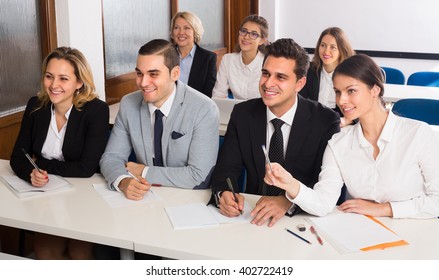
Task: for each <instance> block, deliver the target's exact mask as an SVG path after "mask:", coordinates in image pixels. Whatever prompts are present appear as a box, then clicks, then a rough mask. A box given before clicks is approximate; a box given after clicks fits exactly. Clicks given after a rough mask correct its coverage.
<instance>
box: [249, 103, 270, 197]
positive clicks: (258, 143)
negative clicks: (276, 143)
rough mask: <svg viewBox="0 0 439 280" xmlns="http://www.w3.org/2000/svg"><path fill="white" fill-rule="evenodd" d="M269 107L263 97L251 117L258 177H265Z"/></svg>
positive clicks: (251, 137)
mask: <svg viewBox="0 0 439 280" xmlns="http://www.w3.org/2000/svg"><path fill="white" fill-rule="evenodd" d="M266 108H267V107H266V106H265V104H264V102H263V101H262V99H259V101H258V103H256V106H255V110H254V111H253V112H252V118H251V119H250V122H251V123H250V131H249V138H250V143H251V147H252V154H253V156H254V163H255V165H256V171H257V178H261V177H264V174H265V156H264V153H263V151H262V145H266V139H267V136H266V135H267V109H266ZM258 190H259V193H261V190H262V183H261V184H259V186H258Z"/></svg>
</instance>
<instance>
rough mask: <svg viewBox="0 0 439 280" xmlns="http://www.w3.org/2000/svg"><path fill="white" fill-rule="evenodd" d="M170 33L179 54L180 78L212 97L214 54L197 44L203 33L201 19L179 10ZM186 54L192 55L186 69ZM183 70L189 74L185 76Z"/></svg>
mask: <svg viewBox="0 0 439 280" xmlns="http://www.w3.org/2000/svg"><path fill="white" fill-rule="evenodd" d="M170 33H171V39H172V42H173V43H174V44H175V45H176V46H177V50H178V53H179V54H180V60H181V63H180V69H181V76H180V80H181V81H182V82H184V83H186V84H187V85H188V86H190V87H192V88H194V89H196V90H198V91H199V92H201V93H203V94H204V95H206V96H208V97H212V90H213V87H214V86H215V82H216V54H215V53H213V52H211V51H209V50H206V49H203V48H202V47H200V46H199V43H200V41H201V38H202V36H203V33H204V29H203V25H202V23H201V20H200V19H199V18H198V17H197V16H196V15H195V14H192V13H190V12H179V13H177V14H176V15H175V16H174V17H173V18H172V21H171V31H170ZM188 56H192V65H190V68H188V69H187V67H188V66H186V65H185V63H184V60H185V59H187V57H188ZM184 72H186V73H189V75H188V76H187V75H186V77H185V74H184ZM186 79H187V80H186Z"/></svg>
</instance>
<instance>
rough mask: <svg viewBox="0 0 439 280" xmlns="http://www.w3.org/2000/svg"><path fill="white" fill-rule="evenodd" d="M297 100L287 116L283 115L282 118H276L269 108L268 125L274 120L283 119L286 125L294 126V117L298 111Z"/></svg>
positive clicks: (286, 113)
mask: <svg viewBox="0 0 439 280" xmlns="http://www.w3.org/2000/svg"><path fill="white" fill-rule="evenodd" d="M297 103H298V102H297V100H296V102H295V103H294V105H293V106H292V107H291V108H290V109H289V110H288V111H287V112H285V114H283V115H282V116H281V117H280V118H278V117H276V115H275V114H273V112H271V111H270V109H269V108H268V107H267V124H268V123H269V122H271V120H272V119H281V120H283V121H284V123H286V124H288V125H289V126H292V125H293V120H294V116H295V115H296V111H297Z"/></svg>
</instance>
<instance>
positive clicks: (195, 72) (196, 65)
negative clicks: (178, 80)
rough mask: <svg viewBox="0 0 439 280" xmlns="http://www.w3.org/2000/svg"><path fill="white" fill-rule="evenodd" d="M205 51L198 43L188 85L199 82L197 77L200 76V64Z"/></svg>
mask: <svg viewBox="0 0 439 280" xmlns="http://www.w3.org/2000/svg"><path fill="white" fill-rule="evenodd" d="M202 60H203V53H202V52H201V49H200V47H199V46H198V45H197V47H196V49H195V54H194V60H193V61H192V67H191V71H190V73H189V79H188V85H194V84H198V79H197V77H199V76H200V66H201V65H202V63H203V62H202Z"/></svg>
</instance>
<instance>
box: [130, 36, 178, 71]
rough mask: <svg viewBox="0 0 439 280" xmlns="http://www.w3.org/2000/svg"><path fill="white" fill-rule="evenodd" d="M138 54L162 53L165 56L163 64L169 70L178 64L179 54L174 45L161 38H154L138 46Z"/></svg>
mask: <svg viewBox="0 0 439 280" xmlns="http://www.w3.org/2000/svg"><path fill="white" fill-rule="evenodd" d="M139 55H162V56H163V57H164V58H165V65H166V67H168V69H169V72H170V71H171V70H172V69H173V68H174V67H175V66H178V65H180V56H179V55H178V52H177V49H176V48H175V46H174V45H173V44H172V43H171V42H169V41H166V40H163V39H154V40H151V41H149V42H148V43H146V44H145V45H143V46H142V47H140V49H139Z"/></svg>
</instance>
